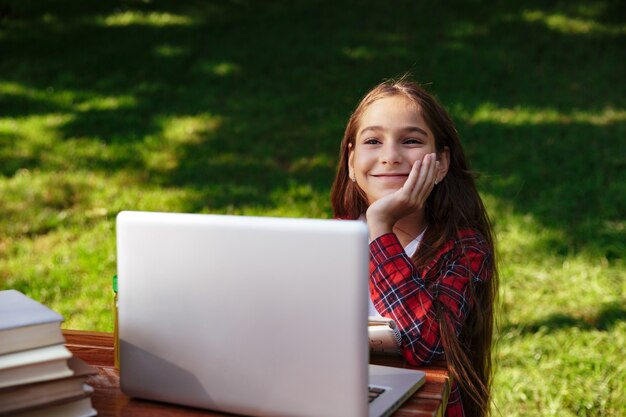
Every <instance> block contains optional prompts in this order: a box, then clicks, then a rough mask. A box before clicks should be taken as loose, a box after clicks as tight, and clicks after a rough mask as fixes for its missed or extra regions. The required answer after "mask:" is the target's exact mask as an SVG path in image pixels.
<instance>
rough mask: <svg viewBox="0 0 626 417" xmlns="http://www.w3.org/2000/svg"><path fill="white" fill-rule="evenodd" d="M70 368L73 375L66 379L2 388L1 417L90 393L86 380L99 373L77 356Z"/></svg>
mask: <svg viewBox="0 0 626 417" xmlns="http://www.w3.org/2000/svg"><path fill="white" fill-rule="evenodd" d="M68 366H69V367H70V369H71V370H72V372H73V374H72V375H71V376H67V377H65V378H61V379H53V380H49V381H42V382H33V383H30V384H23V385H18V386H12V387H5V388H0V416H2V415H8V414H10V413H15V412H18V411H24V410H27V409H31V408H36V407H40V406H42V405H44V404H49V403H52V402H55V401H59V400H63V399H67V398H76V397H79V396H81V395H82V394H83V393H85V392H90V390H91V388H90V387H89V385H86V384H85V380H86V379H87V377H88V376H90V375H95V374H97V373H98V371H97V370H96V369H95V368H94V367H92V366H90V365H88V364H87V363H85V362H84V361H83V360H82V359H80V358H78V357H76V356H72V357H71V358H70V359H69V360H68Z"/></svg>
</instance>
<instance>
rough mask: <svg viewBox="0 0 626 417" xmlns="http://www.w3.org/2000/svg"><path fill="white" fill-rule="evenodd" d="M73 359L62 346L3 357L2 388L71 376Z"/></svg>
mask: <svg viewBox="0 0 626 417" xmlns="http://www.w3.org/2000/svg"><path fill="white" fill-rule="evenodd" d="M71 357H72V353H71V352H70V351H69V350H68V349H67V348H66V347H65V346H64V345H62V344H60V345H53V346H46V347H42V348H39V349H31V350H25V351H22V352H14V353H9V354H6V355H1V356H0V388H3V387H8V386H14V385H20V384H26V383H30V382H36V381H46V380H49V379H56V378H63V377H66V376H70V375H72V374H73V372H72V370H71V369H70V368H69V366H68V364H67V360H68V359H69V358H71Z"/></svg>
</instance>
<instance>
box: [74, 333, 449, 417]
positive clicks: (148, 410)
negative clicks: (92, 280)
mask: <svg viewBox="0 0 626 417" xmlns="http://www.w3.org/2000/svg"><path fill="white" fill-rule="evenodd" d="M63 334H64V335H65V340H66V346H67V348H68V349H69V350H71V351H72V352H73V353H74V354H75V355H76V356H78V357H79V358H81V359H83V360H84V361H85V362H87V363H89V364H90V365H92V366H94V367H96V369H97V370H98V374H97V375H94V376H92V377H90V378H89V379H87V383H88V384H89V385H91V386H92V387H93V388H94V393H93V396H92V404H93V407H94V408H95V409H96V410H97V411H98V416H100V417H124V416H133V417H135V416H136V417H142V416H150V417H153V416H154V417H183V416H184V417H191V416H223V415H225V414H221V413H216V412H211V411H205V410H198V409H195V408H188V407H182V406H174V405H168V404H162V403H158V402H152V401H143V400H138V399H131V398H130V397H128V396H126V395H124V394H123V393H122V392H121V391H120V380H119V373H118V371H117V370H116V369H115V368H114V367H113V334H112V333H100V332H86V331H77V330H64V331H63ZM370 362H372V363H375V364H379V365H389V366H398V367H406V365H405V364H404V361H403V360H402V359H401V358H392V357H384V356H383V357H372V358H371V360H370ZM418 369H420V370H422V371H425V372H426V383H425V384H424V386H423V387H422V388H420V389H419V390H418V391H417V392H416V393H415V394H414V395H413V396H412V397H411V398H409V399H408V400H407V401H406V402H405V403H404V404H403V406H402V407H401V408H400V409H399V410H398V411H396V413H394V416H395V417H408V416H412V417H422V416H430V417H432V416H443V412H444V410H445V407H446V404H447V403H448V395H449V393H450V382H449V377H448V371H447V370H446V368H445V366H444V364H442V363H438V364H434V365H433V366H429V367H420V368H418Z"/></svg>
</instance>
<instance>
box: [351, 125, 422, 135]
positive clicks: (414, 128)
mask: <svg viewBox="0 0 626 417" xmlns="http://www.w3.org/2000/svg"><path fill="white" fill-rule="evenodd" d="M368 130H371V131H374V132H376V131H379V130H386V129H385V128H384V127H382V126H366V127H364V128H363V129H361V131H360V132H359V136H360V135H362V134H363V133H365V132H367V131H368ZM402 130H403V131H404V132H417V133H421V134H422V135H424V136H428V133H427V132H426V131H425V130H424V129H422V128H419V127H417V126H407V127H405V128H403V129H402Z"/></svg>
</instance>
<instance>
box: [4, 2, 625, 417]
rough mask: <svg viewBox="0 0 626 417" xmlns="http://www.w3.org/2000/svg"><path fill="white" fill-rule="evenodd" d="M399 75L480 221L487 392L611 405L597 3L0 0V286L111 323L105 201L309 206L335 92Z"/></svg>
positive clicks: (620, 223)
mask: <svg viewBox="0 0 626 417" xmlns="http://www.w3.org/2000/svg"><path fill="white" fill-rule="evenodd" d="M405 73H410V74H412V76H413V79H415V80H417V81H419V82H420V83H422V84H424V85H425V86H426V88H427V89H428V90H429V91H431V92H432V93H434V94H435V95H436V96H437V97H438V98H439V100H440V102H441V103H443V104H444V106H445V107H446V108H447V109H448V110H449V111H450V113H451V115H452V117H453V119H454V120H455V122H456V123H457V128H458V130H459V132H460V135H461V139H462V141H463V143H464V146H465V150H466V152H467V154H468V156H469V158H470V161H471V163H472V168H473V169H474V170H475V171H476V172H477V173H478V174H479V180H478V185H479V189H480V192H481V195H482V197H483V199H484V201H485V203H486V205H487V208H488V210H489V213H490V215H491V217H492V220H493V222H494V224H495V229H496V233H497V236H498V251H499V253H498V255H499V264H500V272H501V294H500V310H499V315H498V319H499V329H498V334H497V341H496V343H497V344H496V355H495V360H496V367H497V373H496V379H495V385H494V397H495V398H494V404H495V405H494V412H495V413H496V415H502V416H517V415H520V416H521V415H545V416H552V415H554V416H618V415H623V414H622V413H623V410H625V409H626V398H625V397H624V395H623V393H624V387H625V386H626V362H625V360H624V356H623V352H624V351H626V296H625V293H626V268H625V266H624V255H625V253H626V220H625V218H626V83H625V82H624V74H626V3H624V2H622V1H619V0H589V1H583V0H573V1H537V0H530V1H524V2H511V1H491V2H481V1H477V0H466V1H461V0H457V1H442V2H426V1H395V2H366V3H364V2H359V1H333V2H323V1H292V2H283V3H281V2H278V1H246V0H240V1H187V2H171V1H169V2H168V1H157V0H137V1H130V0H129V1H101V2H85V1H77V0H76V1H73V0H62V1H58V0H57V1H43V0H38V1H31V0H19V1H18V0H16V1H7V0H1V1H0V289H7V288H14V289H18V290H20V291H22V292H24V293H26V294H28V295H30V296H31V297H33V298H35V299H38V300H39V301H41V302H43V303H45V304H47V305H48V306H50V307H51V308H53V309H55V310H56V311H58V312H59V313H61V314H63V315H64V316H65V318H66V321H65V323H64V327H65V328H72V329H89V330H98V331H112V329H113V315H112V298H113V294H112V289H111V279H112V277H113V275H114V274H115V271H116V254H115V216H116V214H117V213H118V212H119V211H120V210H125V209H132V210H152V211H177V212H194V213H231V214H246V215H263V216H292V217H321V218H327V217H331V216H332V213H331V209H330V203H329V192H330V186H331V183H332V179H333V176H334V171H335V166H336V163H337V157H338V151H339V142H340V140H341V137H342V134H343V129H344V127H345V124H346V122H347V119H348V117H349V115H350V113H351V111H352V110H353V108H354V106H355V105H356V104H357V102H358V101H359V99H360V98H361V97H362V96H363V95H364V94H365V93H366V92H367V91H368V90H369V89H370V88H371V87H373V86H374V85H375V84H377V83H379V82H380V81H382V80H383V79H387V78H392V77H399V76H402V75H403V74H405ZM242 257H245V254H242ZM498 413H499V414H498Z"/></svg>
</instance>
